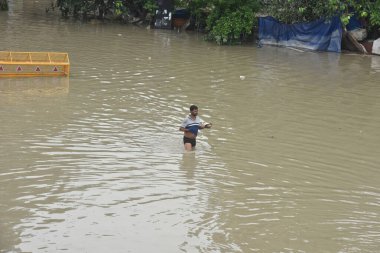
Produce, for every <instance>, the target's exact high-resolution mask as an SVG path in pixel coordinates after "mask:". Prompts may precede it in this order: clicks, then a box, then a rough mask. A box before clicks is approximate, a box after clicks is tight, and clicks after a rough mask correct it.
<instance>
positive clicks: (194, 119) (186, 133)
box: [179, 105, 212, 151]
mask: <svg viewBox="0 0 380 253" xmlns="http://www.w3.org/2000/svg"><path fill="white" fill-rule="evenodd" d="M211 125H212V124H211V123H204V122H201V119H200V118H199V117H198V107H197V106H196V105H192V106H190V114H189V115H188V116H187V117H186V118H185V119H184V120H183V122H182V125H181V127H180V128H179V130H180V131H182V132H183V144H184V145H185V150H187V151H191V150H192V149H193V148H194V147H195V145H196V144H197V142H196V138H197V135H198V130H199V129H203V128H211Z"/></svg>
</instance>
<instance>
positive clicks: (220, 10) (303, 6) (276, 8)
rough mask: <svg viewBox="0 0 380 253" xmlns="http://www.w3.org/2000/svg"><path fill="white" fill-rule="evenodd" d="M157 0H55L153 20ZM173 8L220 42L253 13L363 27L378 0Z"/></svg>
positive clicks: (84, 10) (232, 0) (244, 0)
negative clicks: (355, 20)
mask: <svg viewBox="0 0 380 253" xmlns="http://www.w3.org/2000/svg"><path fill="white" fill-rule="evenodd" d="M4 2H5V3H6V1H4V0H0V7H1V3H4ZM158 2H163V1H162V0H161V1H158V0H54V2H53V3H52V9H54V8H58V9H59V10H60V12H61V13H62V15H63V16H65V17H68V16H73V17H77V18H100V19H105V18H107V19H120V20H123V21H127V22H133V23H136V22H139V23H145V24H149V23H152V20H153V17H154V14H155V11H156V9H157V8H158V6H159V5H158ZM172 2H173V3H174V7H175V8H186V9H188V10H189V11H190V13H191V21H192V23H193V28H194V29H196V30H200V31H204V32H206V34H207V35H206V38H207V39H209V40H213V41H216V42H217V43H219V44H233V43H238V42H241V41H244V40H245V39H247V38H248V37H249V36H250V35H251V34H252V32H253V28H254V27H255V25H256V23H257V18H256V17H257V16H258V15H259V14H260V15H264V14H265V15H270V16H273V17H275V18H276V19H278V20H280V21H282V22H285V23H297V22H307V21H312V20H316V19H319V18H327V19H328V18H331V17H332V16H340V18H341V20H342V23H343V24H344V25H347V24H348V22H349V20H350V18H351V17H352V16H356V17H357V18H358V19H359V20H360V21H361V22H362V23H363V24H364V26H365V27H366V28H367V29H372V30H374V29H376V30H377V29H378V28H379V27H380V0H345V1H341V0H285V1H279V0H173V1H172Z"/></svg>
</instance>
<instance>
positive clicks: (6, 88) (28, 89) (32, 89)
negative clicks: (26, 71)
mask: <svg viewBox="0 0 380 253" xmlns="http://www.w3.org/2000/svg"><path fill="white" fill-rule="evenodd" d="M69 84H70V79H69V78H66V77H27V78H1V79H0V98H1V99H0V101H1V103H4V102H7V103H17V101H20V100H22V99H24V98H26V97H28V98H32V97H59V96H67V95H68V94H69Z"/></svg>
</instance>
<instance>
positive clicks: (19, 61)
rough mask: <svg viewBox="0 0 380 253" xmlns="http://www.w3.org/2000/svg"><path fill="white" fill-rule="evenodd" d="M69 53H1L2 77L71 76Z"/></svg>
mask: <svg viewBox="0 0 380 253" xmlns="http://www.w3.org/2000/svg"><path fill="white" fill-rule="evenodd" d="M69 74H70V61H69V55H68V54H67V53H57V52H10V51H0V77H18V76H69Z"/></svg>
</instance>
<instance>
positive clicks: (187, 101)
mask: <svg viewBox="0 0 380 253" xmlns="http://www.w3.org/2000/svg"><path fill="white" fill-rule="evenodd" d="M16 2H17V3H16ZM47 2H49V1H47ZM42 3H44V1H39V2H35V1H33V2H32V1H13V3H11V6H10V11H9V12H2V13H0V24H1V25H0V33H1V34H4V35H5V36H1V38H0V49H1V50H12V51H61V52H68V53H69V55H70V61H71V75H70V78H1V79H0V123H1V124H0V143H1V144H0V252H61V251H65V252H166V253H170V252H173V253H176V252H189V253H190V252H205V253H209V252H226V253H227V252H265V253H266V252H334V253H335V252H341V253H352V252H360V253H363V252H368V253H369V252H371V253H373V252H379V245H380V170H379V169H380V168H379V164H380V155H379V150H380V134H379V125H380V102H379V101H380V85H379V77H380V57H375V56H374V57H368V56H360V55H344V54H334V53H314V52H302V51H295V50H291V49H286V48H274V47H263V48H256V47H254V46H241V47H240V46H237V47H219V46H216V45H214V44H213V43H209V42H206V41H204V40H203V38H202V35H199V34H195V33H191V32H184V33H176V32H173V31H166V30H148V29H144V28H138V27H134V26H130V25H119V24H103V23H81V22H74V21H69V20H62V19H60V18H59V17H57V16H56V15H55V14H52V13H48V14H46V13H45V6H43V4H42ZM191 104H197V105H198V106H199V113H200V116H201V117H202V118H203V119H204V120H206V121H209V122H212V123H213V128H212V129H209V130H203V131H202V133H201V134H200V136H199V137H198V139H197V149H196V150H195V151H194V152H188V153H186V152H184V149H183V145H182V135H181V132H180V131H178V128H179V126H180V124H181V122H182V120H183V118H184V117H185V116H186V115H187V113H188V108H189V106H190V105H191Z"/></svg>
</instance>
